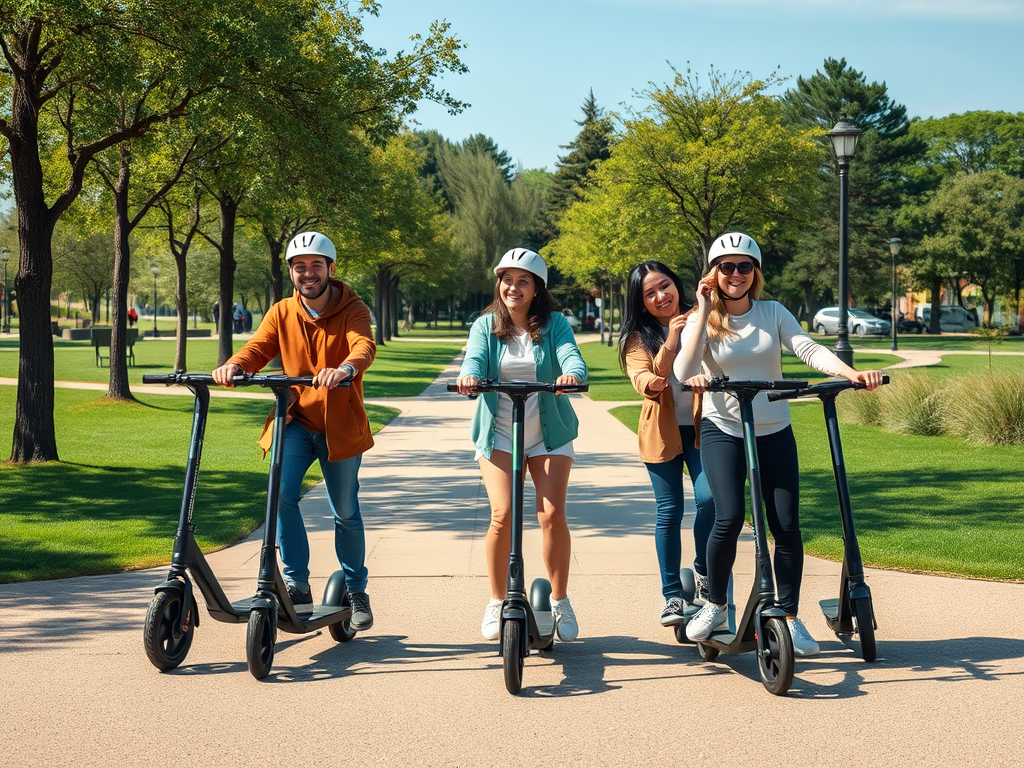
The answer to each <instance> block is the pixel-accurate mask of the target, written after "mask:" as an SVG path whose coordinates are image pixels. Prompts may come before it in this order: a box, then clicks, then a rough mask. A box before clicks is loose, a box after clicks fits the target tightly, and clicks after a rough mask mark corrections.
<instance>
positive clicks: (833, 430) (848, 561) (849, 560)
mask: <svg viewBox="0 0 1024 768" xmlns="http://www.w3.org/2000/svg"><path fill="white" fill-rule="evenodd" d="M821 402H822V405H823V406H824V408H825V428H826V429H827V430H828V446H829V450H830V451H831V453H832V471H833V474H834V475H835V478H836V494H837V495H838V496H839V517H840V519H841V520H842V522H843V544H844V547H843V559H844V563H843V564H844V568H843V570H844V571H845V573H846V574H847V575H848V577H849V579H850V581H853V582H856V583H863V582H864V562H863V561H862V560H861V556H860V545H859V544H858V542H857V536H856V533H855V532H854V527H853V508H852V506H851V504H850V488H849V485H848V484H847V482H846V462H845V460H844V459H843V446H842V442H841V441H840V438H839V419H838V416H837V415H836V395H835V394H832V395H822V396H821Z"/></svg>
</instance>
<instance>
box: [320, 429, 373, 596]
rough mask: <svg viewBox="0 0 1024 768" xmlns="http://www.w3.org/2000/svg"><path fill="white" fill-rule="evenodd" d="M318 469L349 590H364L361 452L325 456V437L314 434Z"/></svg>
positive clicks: (364, 563) (336, 546)
mask: <svg viewBox="0 0 1024 768" xmlns="http://www.w3.org/2000/svg"><path fill="white" fill-rule="evenodd" d="M317 438H319V439H318V440H317V443H318V448H319V455H318V458H319V459H320V469H321V471H322V472H323V475H324V484H325V485H326V486H327V502H328V504H329V506H330V508H331V513H332V514H333V515H334V551H335V553H336V554H337V556H338V562H339V563H340V564H341V567H342V570H343V571H344V572H345V585H346V586H347V587H348V591H349V592H350V593H351V592H365V591H366V577H367V572H366V535H365V533H364V531H363V517H362V514H361V512H360V509H359V467H360V466H361V464H362V461H363V457H362V454H357V455H356V456H352V457H351V458H348V459H342V460H340V461H328V460H327V440H326V439H325V438H324V436H323V435H317Z"/></svg>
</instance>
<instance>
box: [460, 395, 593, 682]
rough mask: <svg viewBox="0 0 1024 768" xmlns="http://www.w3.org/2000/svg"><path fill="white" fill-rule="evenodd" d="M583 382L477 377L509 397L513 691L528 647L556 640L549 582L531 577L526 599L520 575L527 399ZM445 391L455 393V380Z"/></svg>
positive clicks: (508, 645) (508, 613)
mask: <svg viewBox="0 0 1024 768" xmlns="http://www.w3.org/2000/svg"><path fill="white" fill-rule="evenodd" d="M588 389H590V386H589V385H587V384H575V385H561V386H559V385H557V384H548V383H546V382H535V381H505V382H498V381H494V380H492V379H481V380H480V382H479V383H478V384H477V386H476V392H478V393H483V392H503V393H505V394H506V395H508V396H509V398H511V400H512V541H511V543H510V547H509V558H508V590H507V593H506V596H505V600H504V602H503V603H502V605H501V634H500V635H499V637H500V638H501V658H502V666H503V667H504V671H505V689H506V690H507V691H508V692H509V693H511V694H516V693H519V691H520V690H522V687H523V662H524V661H525V660H526V657H527V656H529V655H530V649H531V648H533V649H536V650H538V651H546V650H548V649H549V648H551V646H552V645H554V643H555V620H554V617H553V616H552V615H551V582H549V581H548V580H547V579H534V581H533V584H532V585H531V586H530V599H529V600H527V599H526V582H525V579H524V576H523V496H524V494H525V491H524V486H525V482H526V472H525V458H526V446H525V445H523V440H524V435H525V426H524V423H525V421H526V399H527V398H528V397H529V396H530V395H532V394H534V393H537V392H562V393H567V392H586V391H587V390H588ZM448 391H449V392H458V391H459V388H458V385H456V384H449V385H448Z"/></svg>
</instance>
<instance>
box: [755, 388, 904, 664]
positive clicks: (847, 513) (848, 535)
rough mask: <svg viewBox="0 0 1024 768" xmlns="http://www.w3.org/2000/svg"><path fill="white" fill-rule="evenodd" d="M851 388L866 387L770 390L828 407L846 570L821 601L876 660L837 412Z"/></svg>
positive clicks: (842, 630)
mask: <svg viewBox="0 0 1024 768" xmlns="http://www.w3.org/2000/svg"><path fill="white" fill-rule="evenodd" d="M882 383H883V384H888V383H889V377H888V376H882ZM848 389H864V385H863V384H855V383H853V382H851V381H847V380H846V379H840V380H838V381H826V382H823V383H821V384H812V385H811V386H809V387H806V388H804V389H798V390H793V391H790V392H769V393H768V399H769V400H772V401H774V400H792V399H793V398H796V397H803V396H804V395H814V396H815V397H817V398H818V399H819V400H821V404H822V406H824V409H825V429H826V430H827V431H828V445H829V449H830V450H831V452H832V471H833V473H834V474H835V477H836V494H837V495H838V497H839V517H840V519H841V520H842V522H843V573H842V577H841V579H840V581H839V597H838V598H837V599H834V600H833V599H831V598H830V599H827V600H821V601H819V603H818V604H819V605H820V606H821V610H822V613H824V614H825V621H826V622H828V626H829V628H830V629H831V630H832V631H833V632H835V633H836V636H837V637H852V636H853V635H857V636H858V637H859V638H860V655H861V657H862V658H863V659H864V661H874V660H875V658H876V657H877V655H878V649H877V647H876V645H875V630H876V629H877V628H878V624H877V622H876V621H875V609H874V605H873V604H872V602H871V589H870V588H869V587H868V585H867V583H866V582H865V579H864V563H863V561H862V560H861V557H860V544H859V543H858V542H857V531H856V529H855V528H854V525H853V510H852V509H851V507H850V489H849V486H848V485H847V483H846V462H845V461H844V460H843V445H842V443H841V442H840V439H839V418H838V417H837V415H836V397H837V396H838V395H839V393H840V392H845V391H846V390H848Z"/></svg>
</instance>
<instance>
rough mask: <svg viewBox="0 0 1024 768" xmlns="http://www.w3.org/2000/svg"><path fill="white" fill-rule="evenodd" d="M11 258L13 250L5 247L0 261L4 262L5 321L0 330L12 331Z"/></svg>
mask: <svg viewBox="0 0 1024 768" xmlns="http://www.w3.org/2000/svg"><path fill="white" fill-rule="evenodd" d="M10 260H11V251H10V249H9V248H4V249H3V250H2V251H0V261H3V263H4V305H3V307H2V309H3V322H2V323H0V332H2V333H10V332H11V301H10V297H9V296H8V295H7V262H8V261H10Z"/></svg>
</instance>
